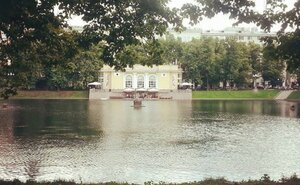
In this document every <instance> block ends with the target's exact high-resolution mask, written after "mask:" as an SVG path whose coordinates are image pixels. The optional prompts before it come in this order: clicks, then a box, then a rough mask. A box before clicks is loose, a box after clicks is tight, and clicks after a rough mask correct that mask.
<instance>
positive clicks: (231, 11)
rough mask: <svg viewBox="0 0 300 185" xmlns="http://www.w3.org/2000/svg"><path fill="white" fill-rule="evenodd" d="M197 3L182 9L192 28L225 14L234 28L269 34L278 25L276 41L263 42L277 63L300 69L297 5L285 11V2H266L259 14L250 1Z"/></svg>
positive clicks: (209, 0) (203, 0)
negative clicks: (251, 26)
mask: <svg viewBox="0 0 300 185" xmlns="http://www.w3.org/2000/svg"><path fill="white" fill-rule="evenodd" d="M196 2H197V3H196V4H186V5H184V6H183V8H182V14H183V15H184V16H186V17H189V18H190V19H191V22H192V23H193V24H194V23H197V22H199V21H200V20H202V18H203V17H209V18H211V17H214V16H215V15H217V14H218V13H224V14H228V15H229V16H230V18H232V19H235V20H236V24H239V23H255V24H256V25H257V26H259V27H260V28H262V29H263V30H265V31H270V30H271V28H272V27H273V26H274V25H278V24H279V25H281V29H280V30H279V31H278V33H277V37H268V38H264V41H265V44H266V45H268V46H269V47H273V48H274V49H276V51H277V53H276V56H277V59H278V60H285V61H286V62H287V65H288V69H289V70H290V71H293V70H296V69H297V68H299V67H300V61H299V59H300V56H299V53H300V52H299V46H300V39H299V34H300V21H299V7H300V1H296V2H295V3H294V6H293V7H292V8H291V9H289V10H287V5H286V4H285V1H283V0H268V1H267V5H266V9H265V10H264V11H263V12H262V13H260V12H257V11H256V10H255V8H254V6H255V1H250V0H241V1H236V0H196ZM274 10H276V11H274ZM287 28H289V29H287Z"/></svg>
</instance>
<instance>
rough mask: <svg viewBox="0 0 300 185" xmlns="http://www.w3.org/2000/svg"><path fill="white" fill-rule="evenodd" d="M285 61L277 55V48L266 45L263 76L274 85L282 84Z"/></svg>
mask: <svg viewBox="0 0 300 185" xmlns="http://www.w3.org/2000/svg"><path fill="white" fill-rule="evenodd" d="M284 68H285V63H284V62H283V61H282V60H278V59H277V57H276V49H274V48H273V47H266V48H264V50H263V62H262V77H263V79H264V81H268V82H269V83H270V84H271V85H272V86H273V87H275V86H281V84H282V81H283V70H284Z"/></svg>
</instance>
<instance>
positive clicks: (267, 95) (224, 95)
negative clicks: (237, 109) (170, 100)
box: [193, 90, 279, 99]
mask: <svg viewBox="0 0 300 185" xmlns="http://www.w3.org/2000/svg"><path fill="white" fill-rule="evenodd" d="M278 93H279V91H278V90H258V91H253V90H241V91H194V92H193V98H194V99H274V98H275V97H276V96H277V94H278Z"/></svg>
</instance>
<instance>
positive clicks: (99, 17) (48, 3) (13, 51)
mask: <svg viewBox="0 0 300 185" xmlns="http://www.w3.org/2000/svg"><path fill="white" fill-rule="evenodd" d="M167 2H168V1H167V0H125V1H107V0H100V1H90V0H86V1H82V0H72V1H71V0H41V1H36V0H4V1H2V3H1V4H2V5H1V7H0V32H1V33H0V46H1V47H0V67H1V69H0V77H1V78H0V81H1V82H0V85H1V87H0V91H1V92H2V94H3V96H5V97H8V96H7V95H11V94H14V93H15V91H16V89H17V88H19V86H17V85H18V83H16V80H13V81H14V83H12V82H11V81H12V78H11V77H10V76H9V75H10V74H11V72H10V71H18V70H20V69H16V68H17V67H18V66H20V65H15V64H14V63H21V62H22V60H19V61H17V59H19V58H20V57H18V55H19V53H27V52H32V51H30V50H31V47H32V44H36V43H38V44H39V45H41V46H42V47H45V48H46V47H49V49H51V50H55V49H56V48H58V47H56V45H59V44H60V42H61V34H62V33H61V32H58V31H57V29H59V28H63V27H65V26H66V20H67V18H69V17H70V15H72V14H75V15H82V16H83V20H85V21H86V22H87V25H86V26H85V27H84V31H83V32H82V33H81V37H80V39H78V41H79V43H80V45H81V46H84V47H90V46H92V45H93V44H98V43H99V42H102V43H103V44H104V48H103V55H101V56H102V60H103V61H104V63H106V64H109V65H110V66H115V68H116V69H122V68H124V67H126V66H127V64H126V63H122V62H121V63H120V61H119V60H118V59H117V58H116V56H117V55H118V53H120V52H122V51H123V50H124V48H125V47H126V46H128V45H131V44H137V43H140V42H144V41H145V40H148V39H150V40H152V39H154V38H155V36H156V35H162V34H163V33H164V32H165V31H166V28H167V27H168V26H169V24H171V25H173V26H174V27H175V28H176V29H180V28H181V18H180V17H179V16H178V15H177V13H176V11H175V10H170V9H169V8H168V7H167ZM54 7H58V8H59V12H60V13H59V14H57V15H56V14H55V13H54ZM52 47H54V48H53V49H52ZM42 52H43V51H42ZM49 53H51V52H49ZM39 54H41V52H40V51H39V52H38V53H37V55H39ZM45 54H46V56H45V59H44V60H45V63H48V64H43V66H46V68H47V70H44V71H45V73H49V74H51V73H53V74H54V73H56V74H57V75H58V74H61V72H59V71H60V70H59V68H63V67H61V66H60V65H62V64H63V63H64V62H62V61H63V60H62V58H61V57H58V58H56V59H53V58H54V57H55V56H56V55H55V52H53V53H52V54H54V56H53V57H50V58H52V59H51V60H50V59H48V57H49V54H48V53H45ZM65 58H66V57H65ZM37 61H39V60H37ZM49 61H52V62H50V63H49ZM59 61H60V62H59ZM32 62H36V60H34V61H32ZM56 62H57V64H54V63H56ZM22 65H23V64H22ZM36 65H39V64H36ZM56 66H57V68H56ZM59 66H60V67H59ZM62 66H64V65H62ZM52 67H54V68H55V70H54V69H52ZM30 69H31V68H30ZM34 69H35V68H34ZM27 72H28V73H32V71H30V70H29V71H27ZM13 74H14V75H16V73H13ZM45 75H46V74H45ZM46 76H47V75H46ZM48 76H49V77H50V76H51V75H48ZM61 76H62V75H61ZM14 79H16V78H14ZM61 80H62V81H64V80H63V79H56V80H55V84H57V82H59V81H61ZM11 92H14V93H11Z"/></svg>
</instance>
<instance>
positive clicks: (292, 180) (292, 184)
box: [0, 174, 300, 185]
mask: <svg viewBox="0 0 300 185" xmlns="http://www.w3.org/2000/svg"><path fill="white" fill-rule="evenodd" d="M143 184H144V185H299V184H300V178H299V177H298V176H297V175H296V174H294V175H292V176H291V177H282V178H281V179H279V180H272V179H271V178H270V176H269V175H267V174H265V175H263V176H262V177H261V178H260V179H259V180H252V179H249V180H242V181H229V180H226V179H225V178H206V179H204V180H201V181H194V182H180V183H176V182H163V181H159V182H154V181H146V182H144V183H143ZM0 185H138V183H129V182H115V181H110V182H96V183H84V182H75V181H72V180H71V181H65V180H54V181H35V180H27V181H20V180H18V179H14V180H0Z"/></svg>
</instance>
